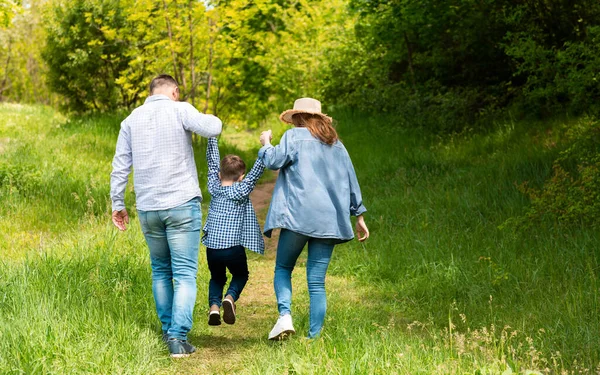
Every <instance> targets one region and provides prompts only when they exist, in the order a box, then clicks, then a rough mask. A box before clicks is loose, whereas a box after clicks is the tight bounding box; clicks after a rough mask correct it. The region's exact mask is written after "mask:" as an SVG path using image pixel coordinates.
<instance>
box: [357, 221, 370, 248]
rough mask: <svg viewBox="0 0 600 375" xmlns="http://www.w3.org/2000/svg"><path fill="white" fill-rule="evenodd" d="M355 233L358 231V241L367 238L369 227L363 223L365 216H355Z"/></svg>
mask: <svg viewBox="0 0 600 375" xmlns="http://www.w3.org/2000/svg"><path fill="white" fill-rule="evenodd" d="M356 233H358V241H359V242H363V241H364V240H366V239H367V238H369V228H367V224H365V218H364V217H363V215H359V216H358V217H357V218H356Z"/></svg>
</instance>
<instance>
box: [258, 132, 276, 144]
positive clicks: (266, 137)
mask: <svg viewBox="0 0 600 375" xmlns="http://www.w3.org/2000/svg"><path fill="white" fill-rule="evenodd" d="M259 139H260V144H261V145H263V146H264V145H265V144H267V143H271V139H273V132H271V129H269V130H265V131H264V132H262V133H260V138H259Z"/></svg>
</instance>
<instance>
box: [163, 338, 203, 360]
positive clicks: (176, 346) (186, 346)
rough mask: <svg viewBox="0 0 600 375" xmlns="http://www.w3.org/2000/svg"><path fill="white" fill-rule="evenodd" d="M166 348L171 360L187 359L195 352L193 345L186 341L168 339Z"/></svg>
mask: <svg viewBox="0 0 600 375" xmlns="http://www.w3.org/2000/svg"><path fill="white" fill-rule="evenodd" d="M167 346H168V347H169V352H170V353H171V357H172V358H183V357H187V356H189V355H190V354H192V353H193V352H195V351H196V348H195V347H194V345H192V344H190V343H189V342H187V341H186V340H179V339H169V341H167Z"/></svg>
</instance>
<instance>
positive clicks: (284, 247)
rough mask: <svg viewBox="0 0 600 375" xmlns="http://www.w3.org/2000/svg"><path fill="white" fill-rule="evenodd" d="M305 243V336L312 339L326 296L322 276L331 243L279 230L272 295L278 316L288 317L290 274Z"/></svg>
mask: <svg viewBox="0 0 600 375" xmlns="http://www.w3.org/2000/svg"><path fill="white" fill-rule="evenodd" d="M307 243H308V260H307V261H306V281H307V282H308V295H309V297H310V324H309V325H310V327H309V330H308V337H310V338H313V337H316V336H318V335H319V334H320V333H321V328H323V322H324V321H325V312H326V311H327V297H326V295H325V274H326V273H327V267H328V266H329V261H330V260H331V254H332V253H333V247H334V246H335V240H329V239H324V238H312V237H308V236H305V235H302V234H299V233H296V232H292V231H290V230H287V229H282V230H281V233H280V234H279V243H278V244H277V259H276V260H275V280H274V284H275V296H276V297H277V308H278V310H279V315H280V316H283V315H286V314H291V309H290V307H291V305H292V271H293V270H294V266H295V265H296V260H297V259H298V256H300V253H301V252H302V249H303V248H304V245H306V244H307Z"/></svg>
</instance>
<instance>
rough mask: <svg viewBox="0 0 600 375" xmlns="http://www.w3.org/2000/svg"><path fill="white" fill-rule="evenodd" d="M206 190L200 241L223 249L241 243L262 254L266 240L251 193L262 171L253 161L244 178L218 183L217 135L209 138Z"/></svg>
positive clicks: (260, 166)
mask: <svg viewBox="0 0 600 375" xmlns="http://www.w3.org/2000/svg"><path fill="white" fill-rule="evenodd" d="M206 159H207V161H208V192H209V193H210V195H211V201H210V206H209V208H208V216H207V218H206V223H205V224H204V228H203V231H204V234H203V235H202V243H203V244H204V245H205V246H206V247H208V248H210V249H226V248H229V247H232V246H237V245H241V246H243V247H245V248H246V249H248V250H252V251H254V252H256V253H259V254H264V251H265V242H264V239H263V236H262V232H261V230H260V226H259V225H258V220H257V218H256V213H255V212H254V207H253V206H252V202H251V201H250V198H249V196H250V193H251V192H252V190H254V187H255V186H256V182H257V181H258V179H259V178H260V176H261V175H262V173H263V171H264V170H265V166H264V164H263V163H262V161H261V160H256V162H255V163H254V166H253V167H252V169H251V170H250V172H249V173H248V174H247V175H246V177H245V178H244V179H243V180H242V181H240V182H235V183H234V184H233V185H231V186H221V180H220V179H219V164H220V161H221V160H220V157H219V147H218V146H217V139H216V138H209V139H208V146H207V148H206Z"/></svg>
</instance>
